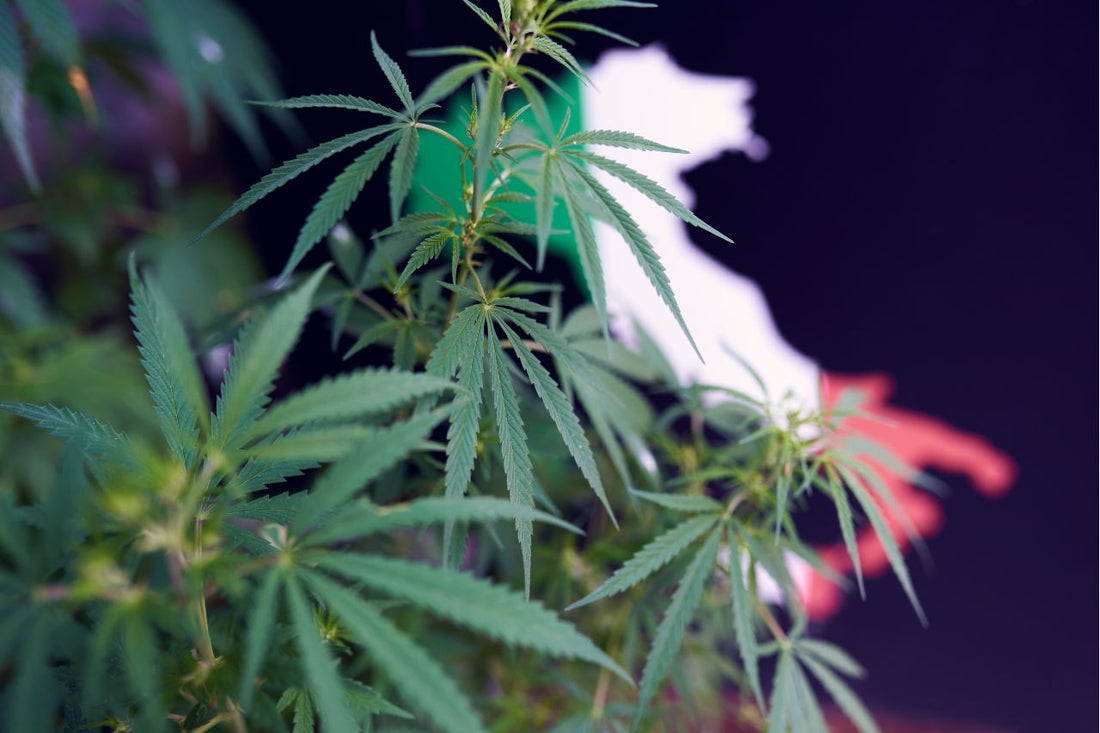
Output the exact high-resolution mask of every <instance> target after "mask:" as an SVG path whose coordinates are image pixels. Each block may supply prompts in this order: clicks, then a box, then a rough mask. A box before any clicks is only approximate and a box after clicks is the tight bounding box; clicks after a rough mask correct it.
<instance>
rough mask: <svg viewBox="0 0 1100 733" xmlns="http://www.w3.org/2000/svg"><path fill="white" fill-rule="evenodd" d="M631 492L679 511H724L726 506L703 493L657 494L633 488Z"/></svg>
mask: <svg viewBox="0 0 1100 733" xmlns="http://www.w3.org/2000/svg"><path fill="white" fill-rule="evenodd" d="M630 493H631V494H633V495H634V496H637V497H638V498H640V499H645V500H646V501H648V502H652V503H654V504H657V505H658V506H663V507H665V508H666V509H672V510H673V511H677V512H719V513H720V512H722V510H723V509H725V507H723V506H722V505H721V504H720V503H718V502H717V501H715V500H714V499H712V498H710V497H709V496H703V495H701V494H655V493H653V492H652V491H639V490H637V489H631V490H630Z"/></svg>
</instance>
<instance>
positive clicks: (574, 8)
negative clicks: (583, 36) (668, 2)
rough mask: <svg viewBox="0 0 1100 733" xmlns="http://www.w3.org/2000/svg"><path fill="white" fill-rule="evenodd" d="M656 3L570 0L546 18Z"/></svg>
mask: <svg viewBox="0 0 1100 733" xmlns="http://www.w3.org/2000/svg"><path fill="white" fill-rule="evenodd" d="M655 7H657V4H656V3H646V2H636V1H635V0H570V2H564V3H560V4H557V5H555V6H554V8H553V9H552V10H551V11H550V12H549V13H547V14H546V20H548V21H550V20H553V19H554V18H557V17H560V16H562V15H565V14H566V13H577V12H580V11H581V10H601V9H603V8H655Z"/></svg>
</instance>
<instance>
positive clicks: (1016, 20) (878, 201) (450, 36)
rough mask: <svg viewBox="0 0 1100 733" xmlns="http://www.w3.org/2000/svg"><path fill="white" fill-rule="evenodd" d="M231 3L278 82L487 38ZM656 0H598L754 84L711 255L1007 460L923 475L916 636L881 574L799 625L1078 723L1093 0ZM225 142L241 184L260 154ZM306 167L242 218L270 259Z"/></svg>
mask: <svg viewBox="0 0 1100 733" xmlns="http://www.w3.org/2000/svg"><path fill="white" fill-rule="evenodd" d="M242 4H243V6H244V7H245V9H246V10H247V11H248V12H249V14H250V15H251V16H252V17H253V18H254V19H255V21H256V22H257V23H258V25H259V26H260V28H261V29H262V31H263V32H264V34H265V35H266V36H267V38H268V40H269V42H270V44H271V46H272V48H273V49H274V52H275V55H276V56H277V58H278V61H279V63H280V66H281V75H282V79H283V82H284V84H285V87H286V90H287V93H288V94H289V95H295V94H305V93H320V92H346V93H351V94H360V95H363V96H371V97H376V98H379V99H380V100H381V101H383V102H387V103H389V102H392V100H391V99H389V98H388V97H387V96H386V95H387V94H388V92H387V91H386V90H385V88H384V86H383V85H384V81H383V79H382V76H381V74H380V72H379V71H378V70H377V67H376V66H375V65H374V62H373V60H372V59H371V56H370V45H369V32H370V30H371V29H372V28H373V29H375V30H377V31H378V33H379V37H380V39H381V40H382V42H383V44H384V46H385V47H386V48H387V49H389V50H390V52H391V53H392V54H393V55H394V56H395V57H398V58H399V59H401V61H402V63H403V64H404V65H405V66H406V72H407V73H408V74H409V77H410V82H411V83H412V86H413V88H414V91H416V90H419V89H421V88H423V85H424V84H426V82H427V81H428V80H429V78H430V75H431V74H432V73H433V72H436V71H439V70H440V69H441V68H443V66H442V64H441V63H439V61H438V60H405V59H404V58H403V51H404V50H405V49H409V48H415V47H423V46H431V45H443V44H449V43H455V42H458V43H469V42H472V41H473V40H475V39H483V40H484V42H485V43H488V42H490V41H491V37H490V33H489V31H488V29H486V28H485V27H484V26H482V25H480V21H478V20H477V19H476V18H475V17H474V16H473V15H472V14H471V13H470V12H469V11H467V10H466V9H465V8H464V7H463V6H462V4H461V3H460V2H459V0H406V2H404V3H397V2H392V3H369V2H346V1H345V2H336V1H334V0H313V2H310V3H308V4H304V5H300V4H294V5H293V6H288V7H294V8H295V10H294V11H293V12H291V11H290V10H282V9H279V10H276V9H275V8H276V7H278V5H277V4H274V3H270V2H267V1H266V0H262V1H261V0H248V1H247V2H243V3H242ZM482 4H483V5H485V6H486V7H493V6H495V3H490V2H487V1H485V2H483V3H482ZM663 5H664V7H661V8H658V9H653V10H644V11H618V10H616V11H600V14H601V15H602V20H603V21H604V22H605V23H606V25H608V26H609V27H611V28H613V29H615V30H619V31H622V32H624V33H626V34H627V35H630V36H632V37H634V38H636V39H637V40H639V41H641V42H642V43H647V42H651V41H658V40H659V41H661V42H663V43H664V44H666V46H667V47H668V48H669V50H670V52H671V53H672V55H673V57H674V58H676V59H677V60H678V62H679V63H680V64H681V65H682V66H684V67H686V68H688V69H692V70H697V71H701V72H707V73H714V74H725V75H737V76H747V77H749V78H751V79H753V80H754V81H755V82H756V83H757V95H756V97H755V99H754V101H753V106H754V107H755V109H756V112H757V117H756V122H755V129H756V130H757V132H758V133H759V134H761V135H762V136H763V137H764V138H766V139H767V140H768V141H769V143H770V144H771V151H772V152H771V155H770V157H769V158H768V159H767V160H766V161H764V162H762V163H750V162H748V161H747V160H745V159H744V158H743V157H741V156H739V155H727V156H726V157H724V158H722V159H720V160H718V161H716V162H713V163H709V164H706V165H705V166H703V167H701V168H699V169H697V170H696V171H694V172H692V173H691V174H690V175H689V177H688V179H689V183H690V184H691V185H692V187H693V188H694V189H695V190H696V191H697V192H698V195H699V205H698V213H699V214H700V216H702V218H703V219H705V220H707V221H708V222H710V223H712V224H714V225H715V226H716V227H717V228H719V229H720V230H722V231H725V232H727V233H729V234H730V235H731V236H732V237H733V238H734V240H735V241H736V242H737V244H736V245H735V246H728V247H725V248H723V249H722V250H721V251H720V252H716V253H717V254H719V256H720V257H721V258H722V259H723V260H724V261H726V262H727V263H728V264H729V265H730V266H731V267H732V268H734V269H735V270H737V271H738V272H741V273H743V274H745V275H748V276H749V277H752V278H754V279H756V280H757V281H758V282H759V283H760V284H761V286H762V287H763V288H764V291H765V293H766V294H767V296H768V298H769V301H770V303H771V307H772V309H773V312H774V314H775V317H776V320H777V322H778V323H779V326H780V328H781V329H782V330H783V332H784V333H785V335H786V336H787V338H788V339H789V341H790V342H791V343H792V344H794V345H795V346H797V347H798V348H799V349H800V350H801V351H803V352H805V353H807V354H809V355H811V356H813V357H814V358H816V359H817V360H818V361H819V362H820V363H821V364H822V366H823V367H824V368H825V369H826V370H829V371H834V372H865V371H873V370H882V371H886V372H888V373H890V374H892V375H894V377H896V379H897V383H898V391H897V395H896V398H895V403H896V404H898V405H901V406H904V407H908V408H912V409H915V410H919V411H921V412H925V413H928V414H932V415H936V416H939V417H942V418H944V419H946V420H947V421H949V422H951V423H953V424H955V425H956V426H958V427H960V428H963V429H966V430H970V431H973V432H976V433H979V434H981V435H984V436H987V437H988V438H989V439H990V440H991V441H992V442H993V443H994V444H995V445H997V446H998V447H999V448H1001V449H1002V450H1004V451H1006V452H1007V453H1009V454H1011V455H1012V456H1013V457H1014V459H1015V460H1016V461H1017V463H1018V464H1019V468H1020V476H1019V479H1018V481H1017V483H1016V485H1015V486H1014V488H1013V490H1012V492H1011V493H1010V494H1009V495H1008V496H1007V498H1004V499H1001V500H990V499H986V498H983V497H981V496H979V495H978V494H976V493H974V492H973V491H971V490H970V489H969V487H968V486H967V485H966V483H965V481H963V480H962V479H959V478H958V477H950V476H948V477H945V478H946V479H947V481H948V483H949V484H950V485H951V486H952V487H953V489H954V490H953V491H952V494H951V496H950V498H949V499H948V500H947V506H946V510H947V524H946V527H945V529H944V531H943V532H942V533H941V534H940V535H939V536H938V537H936V538H935V539H934V540H933V541H932V542H931V549H932V551H933V553H934V555H935V558H936V560H937V567H936V569H935V571H934V573H932V574H922V573H920V572H919V571H918V577H917V587H918V591H919V593H920V595H921V598H922V600H923V602H924V604H925V607H926V609H927V611H928V615H929V617H930V618H931V627H930V628H929V629H928V630H924V629H922V628H921V627H920V625H919V624H918V623H917V621H916V619H915V618H914V617H913V613H912V610H911V609H910V608H909V606H908V603H907V601H906V600H905V598H904V596H903V594H902V593H901V591H900V589H899V588H898V587H897V584H896V583H895V582H894V581H893V580H892V579H889V578H884V579H882V580H879V581H876V582H874V583H872V585H871V588H870V597H869V601H868V602H867V603H858V602H849V603H848V604H847V606H846V607H845V609H844V610H843V612H842V613H841V614H840V615H839V616H838V617H837V618H836V619H835V620H834V621H832V622H831V623H830V624H829V625H828V626H827V627H826V628H824V629H823V634H824V635H825V636H826V637H827V638H830V639H832V640H834V641H836V642H837V643H839V644H841V645H842V646H844V647H845V648H847V649H849V650H850V651H851V652H852V653H853V654H854V655H855V656H856V657H857V658H858V659H859V660H860V661H862V662H864V663H865V664H866V666H867V667H868V668H869V670H870V677H869V678H868V679H867V681H866V682H864V683H862V684H861V685H860V687H859V690H860V692H861V693H862V694H863V695H865V696H866V698H867V700H868V701H869V702H870V703H871V704H872V706H873V707H874V708H876V709H877V710H881V711H893V712H897V713H900V714H914V715H929V714H935V715H939V716H942V717H947V718H952V719H957V720H963V721H973V722H983V723H990V724H997V725H1001V726H1004V727H1007V728H1009V729H1014V730H1026V731H1055V730H1057V731H1078V730H1080V731H1085V730H1096V710H1097V707H1096V706H1097V697H1096V690H1097V657H1096V650H1097V585H1096V582H1097V581H1096V578H1097V565H1096V560H1095V558H1096V557H1097V548H1098V539H1097V508H1096V506H1097V505H1096V496H1097V468H1096V467H1097V453H1096V446H1097V443H1098V435H1097V412H1096V411H1097V405H1098V403H1100V399H1098V394H1097V361H1096V356H1095V355H1096V354H1097V340H1096V334H1097V318H1096V313H1097V310H1096V304H1097V289H1096V283H1097V279H1096V272H1097V260H1096V253H1097V242H1098V232H1097V208H1096V202H1097V198H1098V190H1097V163H1096V161H1097V157H1098V150H1097V106H1098V98H1097V88H1098V78H1097V42H1096V39H1097V25H1098V24H1097V5H1096V3H1094V2H1093V3H1089V2H1081V3H1053V2H980V1H978V0H967V1H966V2H958V1H957V0H954V1H949V0H938V1H922V2H916V1H914V0H910V1H908V2H895V3H891V2H846V3H795V4H790V3H762V2H756V3H749V2H745V3H732V2H729V3H726V2H714V1H713V0H708V1H706V2H703V1H701V0H700V1H692V2H688V1H685V0H677V1H676V2H665V3H664V4H663ZM592 19H594V20H597V22H599V21H600V19H598V18H592ZM602 47H603V46H602V44H598V43H597V44H590V45H586V46H583V47H582V48H581V53H580V55H581V56H582V57H587V58H589V59H591V58H594V56H595V55H596V54H597V53H598V52H599V50H600V49H601V48H602ZM347 114H348V113H345V114H340V113H327V112H317V113H312V114H311V113H308V112H307V113H306V114H304V115H303V116H302V118H301V119H302V120H303V122H304V123H305V126H306V128H307V129H308V130H309V133H310V135H311V137H312V138H313V140H314V141H320V140H323V139H327V138H328V137H333V136H336V135H338V134H342V133H344V132H347V131H349V130H351V129H352V128H353V125H355V124H356V122H357V120H353V119H352V120H349V119H348V116H347ZM274 147H275V150H274V154H275V156H276V157H277V158H279V159H283V158H287V157H290V156H292V155H293V154H295V153H296V152H298V150H296V149H295V148H294V146H293V145H291V144H290V143H288V142H276V143H275V145H274ZM235 162H236V165H235V170H236V171H237V175H238V176H239V181H238V184H239V185H240V186H242V187H243V186H244V185H247V184H249V183H251V182H252V181H253V180H255V178H256V177H258V175H259V174H260V171H259V170H258V169H257V168H256V167H255V166H254V165H253V164H252V163H250V161H249V159H248V158H247V156H246V155H244V154H243V152H242V153H238V154H237V156H236V158H235ZM335 170H338V168H336V169H334V171H333V172H335ZM327 180H328V179H327V178H326V176H325V175H324V174H321V175H317V176H309V177H306V178H304V179H303V180H302V182H301V184H300V185H298V186H297V193H296V194H295V195H293V196H285V197H283V198H280V199H278V202H276V203H273V204H265V205H261V206H263V209H262V212H259V213H257V215H256V216H254V217H252V219H251V223H250V226H251V227H252V228H253V230H254V232H255V233H256V235H257V237H258V239H257V241H260V242H261V243H268V244H266V245H265V246H266V247H267V249H266V256H267V257H268V259H269V264H270V267H271V269H272V270H276V269H278V267H280V266H281V264H282V262H283V261H284V260H285V255H286V251H285V250H286V248H288V247H289V245H290V243H291V242H292V241H293V233H294V232H296V231H297V229H298V227H299V226H300V224H301V221H302V220H303V218H304V216H305V215H306V213H307V210H308V202H310V201H312V200H314V198H316V196H317V195H319V194H320V192H321V190H322V187H323V186H324V185H325V183H326V182H327ZM372 185H377V182H375V183H374V184H372ZM383 185H384V184H383ZM310 187H312V189H311V188H310ZM381 190H382V189H381V187H379V189H378V191H379V192H381ZM257 209H258V210H259V209H260V207H257ZM699 243H700V245H701V246H705V247H708V248H711V251H715V250H714V248H713V244H712V243H711V242H704V241H702V240H701V239H700V242H699Z"/></svg>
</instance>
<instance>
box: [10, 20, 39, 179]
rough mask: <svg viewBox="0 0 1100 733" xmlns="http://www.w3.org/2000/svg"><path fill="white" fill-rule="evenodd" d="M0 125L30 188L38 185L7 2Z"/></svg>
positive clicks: (18, 54) (19, 53) (22, 73)
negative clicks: (28, 136)
mask: <svg viewBox="0 0 1100 733" xmlns="http://www.w3.org/2000/svg"><path fill="white" fill-rule="evenodd" d="M0 128H3V130H4V136H5V137H6V138H7V139H8V143H9V144H10V145H11V148H12V152H13V153H14V154H15V161H16V163H18V165H19V169H20V171H22V173H23V177H24V178H25V179H27V185H29V186H30V188H31V190H32V191H34V192H36V193H37V192H38V191H39V189H40V188H41V184H40V183H39V180H38V172H37V171H36V170H35V167H34V159H33V158H32V157H31V146H30V141H29V140H28V139H27V99H26V67H25V65H24V62H23V46H22V44H21V43H20V41H19V29H18V27H17V26H16V22H15V17H14V15H13V14H12V12H11V8H10V7H9V6H8V4H7V3H0Z"/></svg>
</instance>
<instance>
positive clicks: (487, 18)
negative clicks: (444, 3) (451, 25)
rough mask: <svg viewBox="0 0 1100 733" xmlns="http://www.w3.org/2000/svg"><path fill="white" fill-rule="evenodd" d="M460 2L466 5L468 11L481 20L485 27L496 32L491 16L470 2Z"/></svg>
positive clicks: (467, 0)
mask: <svg viewBox="0 0 1100 733" xmlns="http://www.w3.org/2000/svg"><path fill="white" fill-rule="evenodd" d="M462 2H464V3H466V7H468V8H469V9H470V10H472V11H474V14H475V15H476V16H477V17H479V18H481V20H482V21H483V22H484V23H485V25H487V26H489V27H490V28H492V29H493V31H494V32H495V31H496V29H497V24H496V22H495V21H494V20H493V16H491V15H489V14H488V13H487V12H485V11H484V10H482V9H481V8H479V7H478V6H477V5H475V4H474V3H472V2H470V0H462Z"/></svg>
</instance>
